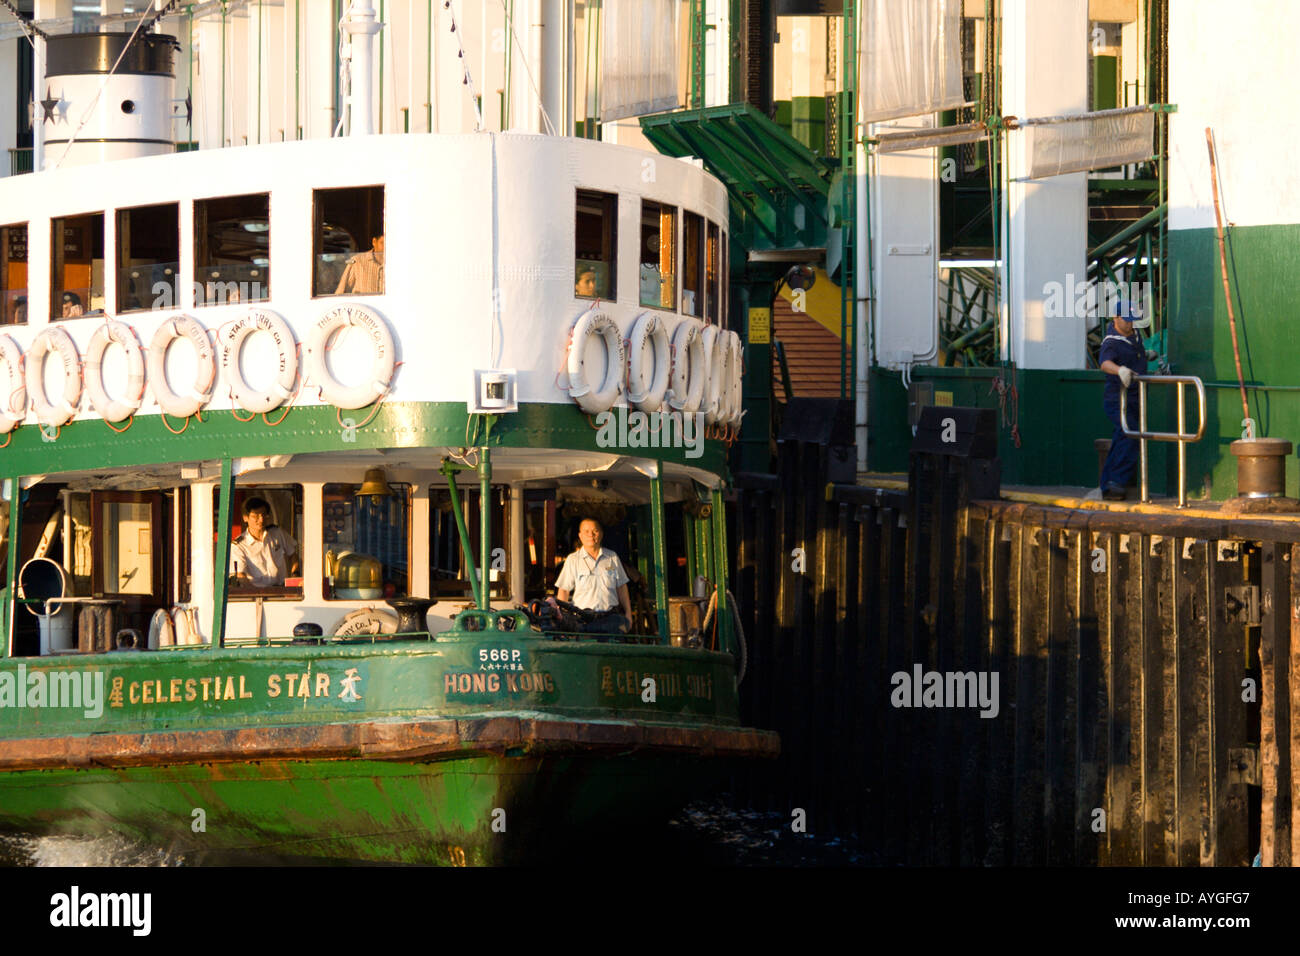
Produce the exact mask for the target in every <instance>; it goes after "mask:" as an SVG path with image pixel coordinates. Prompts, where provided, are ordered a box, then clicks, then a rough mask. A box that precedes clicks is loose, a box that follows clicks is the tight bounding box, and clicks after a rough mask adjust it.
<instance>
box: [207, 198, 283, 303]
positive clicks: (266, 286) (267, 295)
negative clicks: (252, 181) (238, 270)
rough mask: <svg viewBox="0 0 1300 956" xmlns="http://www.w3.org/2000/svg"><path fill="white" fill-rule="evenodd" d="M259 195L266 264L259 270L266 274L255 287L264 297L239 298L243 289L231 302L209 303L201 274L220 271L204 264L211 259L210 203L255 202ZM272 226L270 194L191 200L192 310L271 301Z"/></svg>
mask: <svg viewBox="0 0 1300 956" xmlns="http://www.w3.org/2000/svg"><path fill="white" fill-rule="evenodd" d="M261 196H264V197H266V259H267V262H266V265H265V266H264V267H262V268H264V269H265V272H266V275H265V277H264V278H265V281H264V282H262V281H259V283H258V285H259V287H260V288H261V289H262V290H263V293H264V294H263V295H262V296H261V297H260V298H245V297H244V295H243V290H242V289H240V290H239V298H238V299H237V300H235V301H233V302H232V301H231V300H230V298H229V297H228V296H227V298H226V300H225V301H218V300H215V299H214V300H213V301H209V297H208V293H207V288H208V283H209V282H210V281H212V277H211V276H205V275H203V272H204V271H205V270H211V269H215V268H220V264H218V263H212V262H208V261H206V260H209V259H211V252H210V250H209V235H208V233H209V229H208V222H209V219H208V205H209V204H210V203H216V202H224V201H231V200H237V199H256V198H258V197H261ZM245 218H250V217H245ZM222 221H224V220H218V222H222ZM272 224H273V217H272V203H271V193H270V191H269V190H267V191H264V192H254V193H238V194H235V195H231V196H206V197H204V198H202V199H195V200H194V206H193V226H194V235H193V239H194V265H193V268H194V274H193V277H192V279H193V283H194V307H195V308H196V309H205V308H211V307H213V306H222V305H252V304H257V303H261V302H269V301H271V266H272V264H273V263H272V262H271V248H272V246H271V226H272ZM250 265H256V263H250Z"/></svg>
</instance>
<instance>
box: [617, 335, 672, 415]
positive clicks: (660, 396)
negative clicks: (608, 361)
mask: <svg viewBox="0 0 1300 956" xmlns="http://www.w3.org/2000/svg"><path fill="white" fill-rule="evenodd" d="M647 343H649V344H650V346H651V350H652V352H653V360H654V378H653V379H651V380H650V381H649V382H647V381H646V379H647V378H648V377H649V376H648V375H647V370H646V365H647V362H648V361H649V360H648V359H647V358H646V351H647V350H646V344H647ZM671 361H672V360H671V352H670V350H669V347H668V330H667V329H666V328H664V323H663V319H661V318H660V317H659V316H657V315H655V314H654V313H652V312H642V313H641V317H640V318H638V319H637V320H636V324H635V325H633V326H632V334H631V336H629V338H628V358H627V400H628V402H630V403H631V405H632V407H633V408H637V409H639V410H640V411H643V412H657V411H658V410H659V407H660V406H661V405H663V403H664V395H665V394H666V393H667V392H668V372H669V367H670V365H671Z"/></svg>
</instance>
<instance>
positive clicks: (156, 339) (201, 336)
mask: <svg viewBox="0 0 1300 956" xmlns="http://www.w3.org/2000/svg"><path fill="white" fill-rule="evenodd" d="M177 339H185V340H186V341H188V342H189V343H190V344H191V345H192V346H194V354H195V359H196V361H197V363H198V374H197V375H196V376H195V378H194V384H193V386H192V387H191V388H189V389H188V390H187V394H185V395H178V394H177V393H176V392H174V391H172V388H171V385H170V384H169V383H168V381H167V350H168V349H169V348H170V347H171V344H172V342H174V341H176V340H177ZM146 365H147V367H148V372H149V387H150V388H151V389H152V390H153V397H154V399H155V400H156V401H157V402H158V407H159V408H161V409H162V410H163V412H164V413H165V414H167V415H171V416H172V417H173V418H189V417H190V416H191V415H194V414H196V413H197V412H198V411H199V410H200V409H201V408H203V406H205V405H206V404H207V403H208V402H209V401H211V399H212V386H213V384H214V383H215V382H216V380H217V358H216V353H215V352H214V351H213V348H212V342H211V341H210V340H209V339H208V330H207V329H205V328H204V327H203V326H202V325H201V324H200V323H199V320H198V319H195V318H194V317H192V316H189V315H178V316H176V317H175V318H172V319H168V320H167V321H166V322H164V323H163V324H162V325H160V326H158V330H157V331H156V332H154V334H153V339H151V340H150V342H149V356H148V360H147V362H146Z"/></svg>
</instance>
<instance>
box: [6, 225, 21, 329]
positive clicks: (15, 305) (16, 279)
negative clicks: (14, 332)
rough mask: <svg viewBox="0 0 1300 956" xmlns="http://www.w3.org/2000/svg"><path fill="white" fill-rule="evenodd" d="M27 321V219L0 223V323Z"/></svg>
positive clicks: (17, 323)
mask: <svg viewBox="0 0 1300 956" xmlns="http://www.w3.org/2000/svg"><path fill="white" fill-rule="evenodd" d="M26 322H27V223H20V224H18V225H13V226H0V325H24V324H26Z"/></svg>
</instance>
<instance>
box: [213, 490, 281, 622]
mask: <svg viewBox="0 0 1300 956" xmlns="http://www.w3.org/2000/svg"><path fill="white" fill-rule="evenodd" d="M215 499H216V500H215V502H214V504H215V505H217V506H219V505H220V500H221V492H220V491H218V492H217V493H216V495H215ZM213 514H214V518H213V522H214V525H215V523H216V522H217V521H219V520H220V518H219V515H220V510H219V507H214V509H213ZM259 516H260V517H259ZM216 530H217V533H218V534H220V533H221V531H220V529H219V528H217V529H216ZM226 533H228V534H229V535H230V540H231V545H230V568H229V574H230V578H231V581H230V591H229V595H230V600H232V601H238V600H251V599H254V598H283V599H292V598H301V597H302V570H301V565H302V486H301V485H245V486H241V487H238V488H236V489H235V497H234V502H233V507H232V508H231V509H230V528H229V529H227V532H226ZM214 543H215V542H214Z"/></svg>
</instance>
